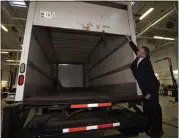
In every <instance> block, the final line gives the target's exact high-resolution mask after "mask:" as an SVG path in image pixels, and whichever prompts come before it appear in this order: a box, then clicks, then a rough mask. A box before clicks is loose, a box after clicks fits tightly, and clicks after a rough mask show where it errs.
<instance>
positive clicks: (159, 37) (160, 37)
mask: <svg viewBox="0 0 179 138" xmlns="http://www.w3.org/2000/svg"><path fill="white" fill-rule="evenodd" d="M154 38H156V39H163V38H164V37H162V36H154Z"/></svg>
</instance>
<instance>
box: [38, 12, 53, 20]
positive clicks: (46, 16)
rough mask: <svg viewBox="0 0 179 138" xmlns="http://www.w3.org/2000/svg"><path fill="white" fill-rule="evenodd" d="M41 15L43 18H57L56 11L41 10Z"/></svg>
mask: <svg viewBox="0 0 179 138" xmlns="http://www.w3.org/2000/svg"><path fill="white" fill-rule="evenodd" d="M40 16H41V17H42V18H50V19H52V18H55V13H54V12H49V11H40Z"/></svg>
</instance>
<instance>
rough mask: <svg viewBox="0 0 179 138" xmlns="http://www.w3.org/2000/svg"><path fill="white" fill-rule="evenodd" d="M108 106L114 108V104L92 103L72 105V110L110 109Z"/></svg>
mask: <svg viewBox="0 0 179 138" xmlns="http://www.w3.org/2000/svg"><path fill="white" fill-rule="evenodd" d="M108 106H112V103H111V102H108V103H91V104H71V108H89V107H108Z"/></svg>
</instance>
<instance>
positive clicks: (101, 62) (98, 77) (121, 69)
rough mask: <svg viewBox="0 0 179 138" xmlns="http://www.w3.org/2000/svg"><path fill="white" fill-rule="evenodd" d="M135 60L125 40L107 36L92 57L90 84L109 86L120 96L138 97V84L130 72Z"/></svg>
mask: <svg viewBox="0 0 179 138" xmlns="http://www.w3.org/2000/svg"><path fill="white" fill-rule="evenodd" d="M126 53H127V54H126ZM133 60H134V57H133V52H132V50H131V48H130V46H129V44H128V43H127V41H126V39H125V38H121V37H120V36H118V37H116V38H115V39H110V37H109V38H108V37H107V36H106V37H105V38H104V40H103V41H101V42H100V43H99V45H98V46H97V48H96V49H95V51H94V52H93V53H92V54H91V56H90V65H91V72H90V82H89V83H90V84H91V86H95V87H97V86H103V87H106V85H108V86H109V87H111V91H112V92H116V93H117V92H118V94H129V95H131V94H134V95H137V88H136V82H135V79H134V77H133V75H132V72H131V70H130V64H131V62H132V61H133ZM116 88H117V89H116ZM103 92H105V91H103Z"/></svg>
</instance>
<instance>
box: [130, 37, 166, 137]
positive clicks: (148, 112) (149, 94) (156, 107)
mask: <svg viewBox="0 0 179 138" xmlns="http://www.w3.org/2000/svg"><path fill="white" fill-rule="evenodd" d="M127 39H128V41H129V44H130V46H131V48H132V50H133V51H134V53H135V54H136V55H137V57H136V59H135V60H134V61H133V63H132V64H131V70H132V73H133V76H134V77H135V79H136V80H137V82H138V84H139V87H140V89H141V91H142V94H143V96H144V102H143V111H144V114H145V116H146V117H147V118H148V122H149V123H148V129H147V130H146V133H147V134H148V135H149V136H151V137H152V138H160V137H161V135H163V129H162V110H161V107H160V104H159V94H158V91H159V86H160V83H159V81H158V80H157V78H156V76H155V73H154V71H153V67H152V64H151V62H150V55H149V54H150V50H149V48H148V47H142V48H140V49H138V48H137V47H136V45H135V44H134V43H133V42H132V41H131V40H130V39H129V38H128V37H127Z"/></svg>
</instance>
